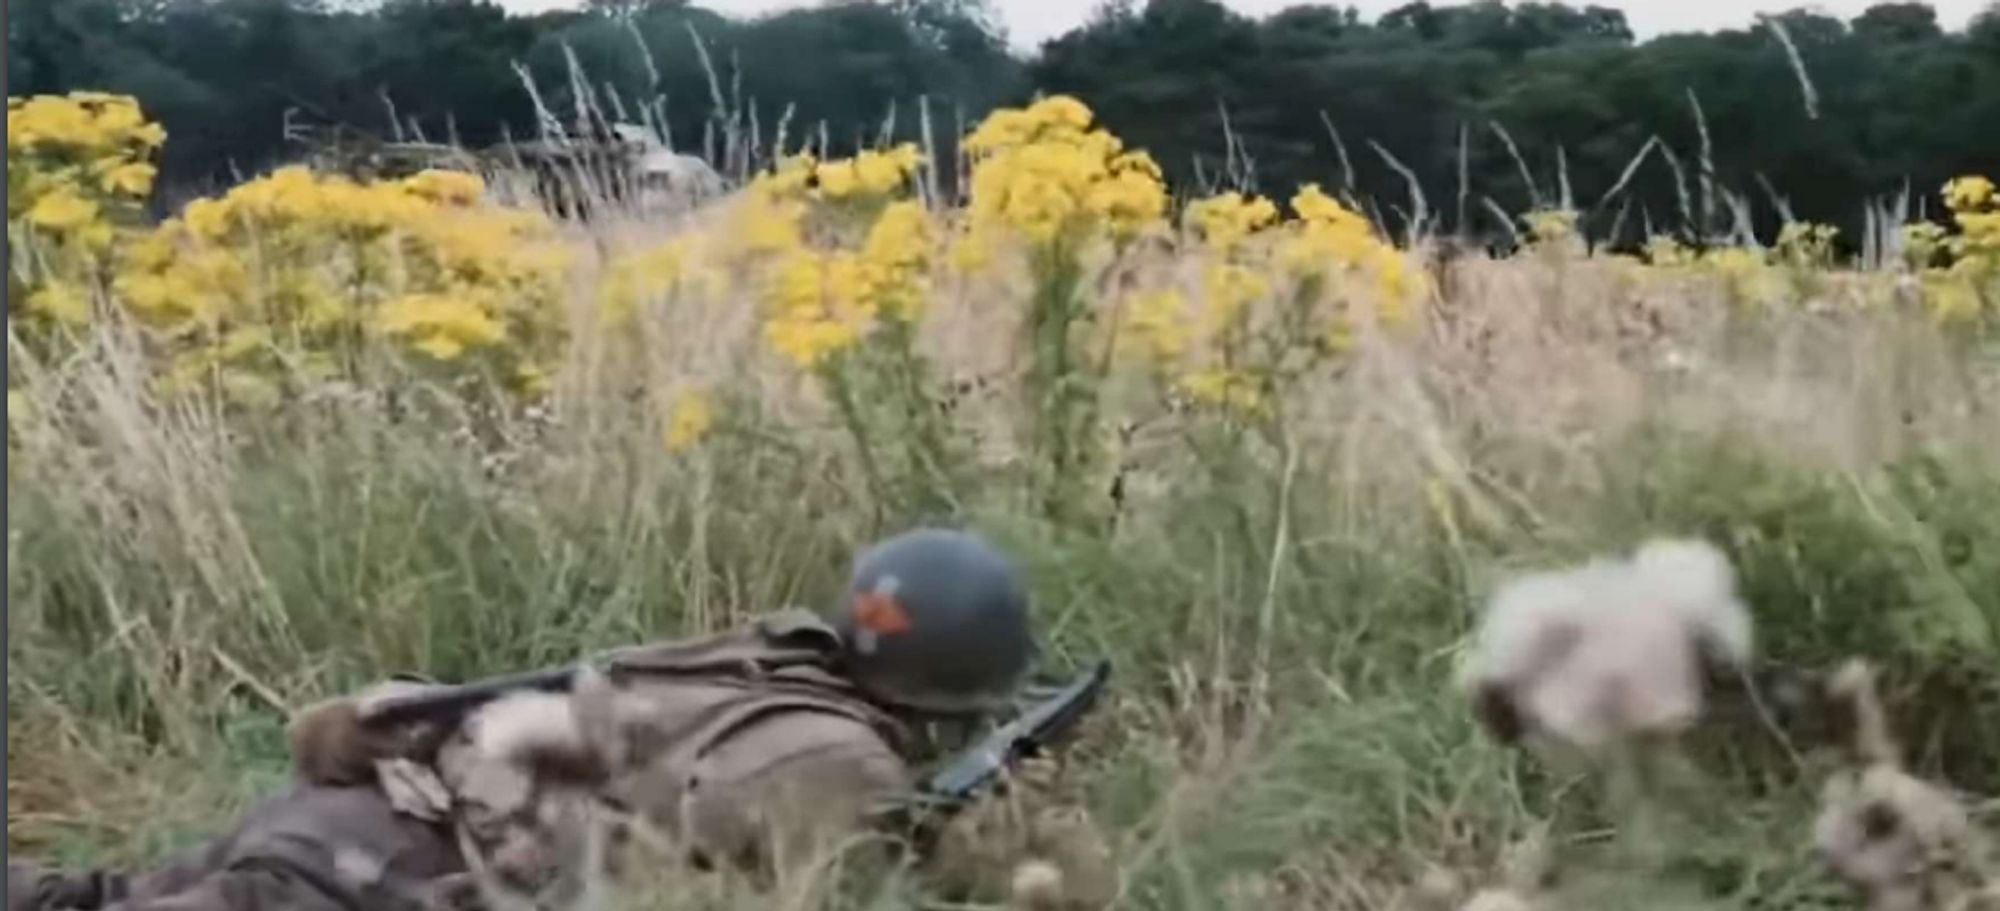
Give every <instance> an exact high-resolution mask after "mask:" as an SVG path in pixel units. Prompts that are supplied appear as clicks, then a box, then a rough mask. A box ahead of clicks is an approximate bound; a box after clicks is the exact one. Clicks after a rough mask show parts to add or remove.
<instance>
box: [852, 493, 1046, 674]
mask: <svg viewBox="0 0 2000 911" xmlns="http://www.w3.org/2000/svg"><path fill="white" fill-rule="evenodd" d="M832 624H833V626H834V628H835V629H836V630H838V631H839V633H840V637H841V641H842V643H843V648H844V650H845V659H846V665H847V672H848V676H849V677H851V678H852V679H853V680H854V682H855V684H856V685H857V686H859V687H861V689H862V690H864V691H865V692H867V693H868V694H869V695H871V696H873V697H875V698H876V699H879V700H881V701H883V702H885V703H889V704H892V705H900V706H904V707H907V708H913V709H917V710H920V711H926V712H935V713H941V714H964V713H975V712H982V711H987V710H991V709H993V708H995V707H997V706H999V705H1001V704H1004V703H1005V702H1006V701H1007V700H1008V699H1009V698H1010V697H1011V696H1012V695H1013V693H1014V690H1015V687H1017V686H1018V685H1019V684H1020V683H1021V682H1022V680H1023V678H1025V677H1026V676H1027V674H1028V672H1029V670H1030V667H1031V666H1032V665H1033V663H1034V661H1035V658H1036V654H1037V651H1038V649H1037V646H1036V644H1035V638H1034V634H1033V632H1032V631H1031V630H1030V628H1029V620H1028V595H1027V590H1026V588H1025V587H1024V586H1023V584H1022V582H1021V578H1020V574H1019V573H1018V571H1017V570H1016V569H1015V567H1014V564H1013V563H1012V562H1011V561H1009V560H1008V559H1007V558H1006V557H1005V556H1004V555H1002V554H1001V553H1000V552H999V551H997V550H995V549H994V548H993V547H992V546H991V545H989V544H988V543H987V542H986V541H985V540H983V539H981V538H980V537H978V536H977V535H973V534H970V533H967V532H961V531H951V530H946V529H938V528H925V529H918V530H916V531H910V532H905V533H903V534H900V535H897V536H895V537H892V538H889V539H888V540H885V541H882V542H880V543H878V544H876V545H875V546H873V547H871V548H869V549H868V550H867V551H865V552H863V553H862V554H861V555H860V557H859V558H857V559H856V560H855V563H854V575H853V578H852V579H851V580H850V581H849V584H848V588H847V592H846V596H845V597H844V598H843V599H842V602H841V605H840V607H839V609H838V610H837V611H835V613H834V616H833V617H832Z"/></svg>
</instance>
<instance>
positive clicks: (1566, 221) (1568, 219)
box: [1521, 209, 1577, 245]
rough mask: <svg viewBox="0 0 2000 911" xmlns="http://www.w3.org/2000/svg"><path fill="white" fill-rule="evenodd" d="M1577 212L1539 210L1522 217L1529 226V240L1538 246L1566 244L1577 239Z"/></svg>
mask: <svg viewBox="0 0 2000 911" xmlns="http://www.w3.org/2000/svg"><path fill="white" fill-rule="evenodd" d="M1576 219H1577V212H1576V210H1574V209H1537V210H1535V211H1533V212H1529V213H1528V214H1526V215H1523V216H1521V220H1522V221H1524V222H1527V224H1528V238H1529V240H1531V241H1533V242H1534V243H1536V244H1544V245H1559V244H1566V243H1568V242H1570V241H1571V240H1574V239H1575V238H1576Z"/></svg>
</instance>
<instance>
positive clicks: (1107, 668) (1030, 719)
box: [872, 659, 1111, 840]
mask: <svg viewBox="0 0 2000 911" xmlns="http://www.w3.org/2000/svg"><path fill="white" fill-rule="evenodd" d="M1110 677H1111V662H1110V661H1109V660H1108V659H1099V660H1098V661H1096V662H1094V663H1093V664H1091V665H1090V666H1089V667H1087V668H1085V669H1084V670H1083V671H1082V672H1081V673H1079V674H1077V675H1076V676H1075V677H1074V678H1072V679H1071V680H1070V682H1068V683H1066V684H1063V685H1062V686H1060V687H1056V688H1054V689H1053V690H1046V689H1045V690H1042V691H1041V692H1042V693H1045V694H1046V695H1044V696H1043V697H1042V698H1041V699H1039V700H1038V701H1036V702H1035V703H1034V704H1033V705H1031V706H1029V707H1028V708H1027V710H1025V711H1023V712H1022V713H1021V714H1019V715H1017V716H1015V717H1014V718H1013V719H1012V720H1010V721H1008V722H1007V723H1005V724H1003V725H1001V726H1000V727H998V728H995V729H994V730H993V731H991V732H990V733H988V734H986V735H985V736H984V737H982V738H980V739H979V741H978V742H977V743H974V744H973V745H972V746H970V747H967V748H966V749H964V750H961V751H959V753H958V754H957V755H956V756H954V757H952V758H951V759H949V760H947V761H946V762H945V763H944V764H943V765H941V766H939V767H938V768H937V769H936V770H935V771H933V772H932V773H931V774H930V775H928V776H926V777H925V778H924V779H923V781H921V782H920V783H919V784H918V785H917V787H916V789H915V790H914V791H913V792H912V793H908V794H899V795H896V796H894V797H891V798H889V799H888V800H886V801H884V802H883V803H882V804H881V805H879V806H877V807H876V808H875V812H874V813H873V814H872V817H873V819H874V821H875V822H876V823H877V824H888V825H891V826H894V827H900V828H906V829H916V830H918V833H917V834H919V835H920V836H921V835H928V834H934V830H932V827H930V826H924V825H921V824H919V817H926V816H931V817H934V816H935V815H938V814H948V813H950V812H952V811H955V810H957V809H959V808H961V807H963V806H965V805H966V804H969V803H971V802H972V801H973V800H974V799H975V798H977V797H978V796H979V793H980V792H981V791H983V790H984V789H986V787H987V786H988V785H991V784H993V783H994V782H995V781H996V780H998V779H999V778H1000V777H1001V776H1002V774H1003V773H1004V772H1005V771H1006V770H1007V769H1009V768H1011V767H1012V766H1013V765H1014V764H1015V763H1016V762H1018V761H1020V760H1021V759H1023V758H1026V757H1029V756H1034V755H1038V754H1040V753H1041V752H1042V751H1044V750H1045V749H1047V748H1048V747H1049V746H1050V745H1052V744H1054V743H1055V742H1056V741H1057V740H1059V739H1061V738H1062V737H1063V735H1065V734H1067V733H1069V731H1070V729H1071V728H1073V727H1075V726H1076V724H1077V723H1078V722H1079V721H1082V720H1083V716H1084V715H1086V714H1088V713H1089V712H1090V710H1091V709H1092V708H1093V707H1095V706H1096V704H1097V696H1098V693H1100V692H1102V691H1103V689H1104V684H1105V681H1107V680H1109V679H1110ZM924 811H930V812H928V813H926V812H924ZM924 840H928V839H927V838H926V839H924Z"/></svg>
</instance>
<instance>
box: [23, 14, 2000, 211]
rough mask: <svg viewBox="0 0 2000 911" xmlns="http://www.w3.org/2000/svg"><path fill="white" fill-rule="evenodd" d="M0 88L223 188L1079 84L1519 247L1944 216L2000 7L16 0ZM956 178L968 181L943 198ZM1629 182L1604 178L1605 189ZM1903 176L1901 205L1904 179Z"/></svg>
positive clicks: (1993, 162) (1988, 104)
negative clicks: (1672, 18)
mask: <svg viewBox="0 0 2000 911" xmlns="http://www.w3.org/2000/svg"><path fill="white" fill-rule="evenodd" d="M8 12H9V15H8V23H7V29H8V31H7V51H8V54H7V79H8V92H9V94H10V95H24V94H37V93H46V92H63V91H68V90H72V89H82V88H89V89H103V90H109V91H116V92H125V93H130V94H133V95H136V96H137V97H138V98H139V99H140V100H141V101H142V103H143V104H144V105H145V107H146V109H147V110H148V111H149V112H150V113H152V114H153V116H155V117H157V118H158V119H160V120H161V122H162V123H164V124H165V125H166V127H167V129H168V130H169V133H170V134H171V136H172V139H171V141H170V142H169V144H168V146H167V149H166V151H165V153H164V156H165V157H164V160H163V161H162V162H161V167H162V177H163V183H164V184H165V185H166V186H168V187H170V188H173V189H174V190H177V191H178V192H181V193H189V192H206V191H210V190H213V189H214V188H215V187H217V186H220V185H224V184H227V183H228V182H231V181H233V180H236V179H238V178H239V177H241V176H243V175H247V174H251V173H255V172H257V171H259V170H261V169H264V168H267V167H269V166H271V165H273V164H275V163H278V162H281V161H284V160H287V159H288V158H289V157H292V156H296V155H297V154H299V152H300V150H299V149H298V147H297V145H296V143H294V142H291V141H289V140H288V139H287V129H288V127H291V126H294V125H296V124H299V123H317V124H341V125H346V126H347V127H349V128H353V129H358V130H362V131H366V132H370V133H373V134H375V135H377V136H380V137H383V138H390V137H395V136H400V137H404V138H416V137H423V138H426V139H430V140H435V141H452V142H458V143H463V144H467V145H482V146H483V145H490V144H494V143H498V142H501V141H503V140H504V139H506V138H508V137H514V138H530V137H533V136H534V135H535V134H536V132H537V131H538V129H539V128H540V127H541V125H542V124H543V122H544V120H545V119H547V118H549V117H554V118H556V119H559V120H561V119H569V118H571V117H572V116H573V113H574V112H575V111H576V110H578V109H579V108H580V106H594V107H595V109H598V110H601V111H603V112H604V114H605V115H606V116H609V117H614V118H616V119H624V120H630V121H645V122H648V123H651V124H653V125H654V126H655V128H656V129H657V130H658V131H659V132H660V133H661V134H662V135H663V136H664V137H666V138H667V139H668V140H669V141H670V142H671V143H672V144H674V145H675V146H676V147H677V148H679V149H681V150H682V151H691V152H695V153H697V154H704V155H707V156H709V157H711V158H717V157H725V156H735V157H736V158H737V159H739V160H740V163H743V164H746V165H747V164H754V161H755V159H756V157H757V156H760V155H761V156H766V157H768V155H770V154H771V153H773V152H774V151H775V150H779V149H784V150H787V151H790V150H795V149H797V148H800V147H803V146H806V145H810V146H811V147H813V148H816V149H820V150H823V151H825V152H826V153H829V154H841V153H845V152H847V151H850V150H852V149H854V148H856V147H860V146H867V145H872V144H876V143H879V142H882V141H905V140H914V141H922V140H923V139H924V138H925V137H926V136H928V137H929V138H930V140H931V141H932V142H933V143H934V144H935V146H936V147H937V148H938V150H939V151H940V152H941V153H943V154H945V155H950V154H951V151H952V150H951V147H950V143H951V140H952V138H953V137H955V136H957V135H959V134H960V133H962V132H963V130H964V129H966V128H967V127H969V125H970V124H972V123H974V122H976V121H977V119H978V118H979V117H980V116H982V115H983V114H984V113H986V112H987V111H989V110H991V109H992V108H993V107H995V106H997V105H1003V104H1013V103H1019V102H1022V101H1025V100H1027V99H1029V98H1032V97H1033V96H1034V95H1036V94H1038V93H1054V92H1063V93H1070V94H1074V95H1076V96H1077V97H1079V98H1081V99H1083V100H1084V101H1085V102H1086V103H1088V104H1090V105H1091V106H1092V108H1094V109H1095V110H1096V111H1097V113H1098V114H1099V116H1100V117H1101V119H1102V120H1103V121H1104V122H1105V123H1106V125H1107V126H1109V127H1110V128H1111V129H1112V130H1113V131H1114V132H1116V133H1117V134H1119V135H1120V136H1122V137H1124V138H1125V139H1126V140H1127V141H1128V142H1130V143H1132V144H1134V145H1138V146H1142V147H1144V148H1146V149H1148V150H1150V151H1151V152H1152V153H1153V154H1154V156H1155V157H1156V158H1157V159H1158V160H1159V162H1160V163H1161V165H1162V167H1163V168H1164V169H1165V170H1166V171H1167V172H1168V176H1169V178H1170V180H1171V182H1172V183H1173V185H1174V186H1175V187H1176V188H1178V189H1179V190H1181V191H1183V192H1189V193H1194V192H1207V191H1210V190H1213V189H1220V188H1241V189H1254V190H1261V191H1263V192H1266V193H1268V194H1271V195H1274V196H1278V197H1280V198H1283V197H1285V196H1286V195H1288V194H1289V192H1290V191H1291V189H1292V188H1293V187H1295V186H1296V185H1298V184H1300V183H1304V182H1308V181H1312V182H1318V183H1320V184H1321V185H1323V186H1325V187H1327V188H1328V189H1329V190H1339V191H1342V192H1345V193H1347V194H1349V195H1350V197H1351V198H1353V199H1355V200H1356V201H1357V202H1359V203H1361V204H1363V205H1365V206H1367V207H1369V208H1371V209H1373V210H1374V212H1375V213H1376V214H1377V215H1378V217H1380V219H1381V220H1382V221H1383V222H1384V223H1385V224H1387V225H1389V226H1391V227H1392V228H1395V229H1397V230H1405V229H1407V228H1408V227H1409V226H1410V225H1411V224H1413V223H1416V222H1418V220H1419V219H1421V223H1422V224H1423V225H1424V226H1426V227H1427V228H1429V229H1431V230H1437V231H1456V230H1460V229H1463V230H1464V231H1465V232H1466V233H1468V234H1474V235H1478V236H1483V237H1486V238H1489V239H1491V238H1504V237H1505V236H1506V235H1507V234H1508V233H1509V232H1511V231H1513V230H1516V229H1517V228H1518V226H1519V222H1518V221H1517V220H1516V219H1515V218H1514V216H1515V215H1516V214H1518V213H1520V212H1522V211H1524V210H1527V209H1531V208H1565V207H1566V208H1573V209H1575V210H1577V211H1578V212H1579V213H1580V217H1581V218H1582V219H1583V220H1584V222H1585V224H1586V226H1587V228H1588V229H1589V230H1590V232H1591V233H1592V234H1593V235H1594V236H1599V237H1615V238H1616V239H1618V240H1619V241H1620V242H1621V243H1628V244H1629V243H1633V242H1636V241H1637V240H1638V239H1643V238H1644V237H1645V236H1647V234H1649V233H1662V232H1666V231H1679V232H1681V233H1682V234H1684V235H1685V236H1687V237H1688V238H1690V239H1695V240H1699V239H1700V238H1702V237H1707V236H1713V235H1715V234H1718V233H1724V232H1727V231H1730V230H1733V229H1737V228H1740V227H1744V226H1748V227H1751V228H1754V229H1755V230H1756V231H1757V233H1758V234H1759V236H1761V237H1763V238H1764V239H1766V240H1768V239H1769V238H1770V236H1771V234H1772V233H1773V231H1774V230H1775V228H1774V224H1775V222H1776V221H1777V220H1778V219H1780V218H1787V217H1789V218H1796V219H1799V220H1806V221H1816V222H1824V223H1831V224H1835V225H1838V226H1840V227H1842V228H1843V229H1844V234H1845V235H1846V236H1847V237H1848V238H1849V239H1850V240H1852V239H1854V238H1857V237H1858V236H1859V235H1860V233H1862V230H1863V229H1864V227H1865V226H1866V225H1867V224H1868V215H1867V214H1866V213H1867V212H1868V211H1869V209H1870V207H1875V209H1876V211H1877V214H1884V213H1895V212H1897V211H1898V210H1897V205H1898V203H1899V202H1900V203H1902V204H1903V205H1904V206H1905V207H1906V213H1907V214H1908V215H1909V216H1910V217H1917V216H1920V215H1922V214H1924V213H1925V207H1926V206H1927V205H1928V207H1929V208H1930V209H1935V202H1934V196H1935V190H1936V188H1937V186H1938V185H1940V184H1942V183H1943V182H1944V181H1945V180H1946V179H1948V178H1949V177H1952V176H1955V175H1958V174H1963V173H1971V172H1982V173H1986V174H2000V4H1996V5H1994V6H1990V7H1989V8H1988V9H1987V10H1986V11H1985V12H1984V13H1983V14H1982V15H1980V16H1978V17H1976V18H1975V19H1974V21H1973V22H1972V23H1971V24H1970V26H1969V27H1967V28H1965V29H1963V30H1960V31H1950V30H1947V29H1945V28H1942V27H1941V26H1940V24H1939V22H1938V19H1937V17H1936V15H1935V12H1934V11H1933V10H1932V9H1931V8H1930V7H1929V6H1927V5H1924V4H1921V3H1906V2H1890V3H1883V4H1880V5H1877V6H1874V7H1872V8H1870V9H1868V10H1867V11H1865V12H1864V13H1862V14H1861V15H1859V16H1856V17H1854V18H1853V19H1851V20H1847V21H1843V20H1840V19H1836V18H1832V17H1829V16H1825V15H1822V14H1817V13H1813V12H1807V11H1803V10H1799V11H1793V12H1790V13H1787V14H1784V15H1782V16H1777V17H1772V18H1769V19H1765V20H1762V21H1760V22H1757V23H1754V24H1746V27H1745V28H1742V29H1737V30H1727V31H1719V32H1714V33H1704V34H1684V35H1670V36H1663V37H1660V38H1656V39H1653V40H1650V41H1646V42H1643V43H1642V42H1638V41H1635V40H1634V36H1633V33H1632V30H1631V28H1630V27H1629V25H1628V24H1627V22H1626V20H1625V17H1624V15H1623V14H1622V13H1621V12H1619V11H1617V10H1613V9H1607V8H1604V7H1599V6H1582V7H1576V6H1567V5H1563V4H1560V3H1520V4H1515V5H1512V6H1508V5H1503V4H1501V3H1499V2H1497V0H1479V2H1473V3H1469V4H1464V5H1452V6H1432V5H1430V4H1428V3H1425V2H1421V0H1420V2H1413V3H1410V4H1408V5H1405V6H1402V7H1400V8H1397V9H1395V10H1393V11H1390V12H1388V13H1386V14H1384V15H1382V16H1380V17H1378V18H1376V19H1375V20H1374V21H1372V22H1370V21H1365V20H1363V19H1362V17H1361V16H1360V15H1359V14H1358V13H1357V12H1356V11H1355V10H1354V9H1353V8H1351V7H1349V8H1342V7H1336V6H1326V5H1300V6H1295V7H1292V8H1290V9H1286V10H1284V11H1282V12H1279V13H1277V14H1274V15H1271V16H1267V17H1263V18H1252V17H1247V16H1244V15H1241V14H1238V13H1235V12H1233V11H1231V10H1229V9H1228V8H1227V7H1225V6H1223V5H1222V4H1220V3H1218V2H1216V0H1144V2H1143V3H1140V2H1135V0H1108V2H1105V3H1104V4H1103V5H1101V6H1099V7H1098V8H1097V10H1096V11H1095V12H1094V14H1093V16H1092V18H1091V19H1090V20H1089V21H1088V22H1087V23H1086V24H1084V25H1083V26H1082V27H1080V28H1078V29H1076V30H1073V31H1071V32H1069V33H1068V34H1065V35H1062V36H1060V37H1058V38H1056V39H1054V40H1051V41H1049V42H1046V43H1044V44H1043V45H1042V46H1041V47H1040V48H1039V49H1037V50H1036V51H1034V52H1033V53H1030V54H1020V53H1014V52H1012V51H1010V48H1009V45H1008V42H1007V40H1006V36H1005V35H1004V34H1003V32H1002V30H1001V29H1000V28H999V27H998V26H997V24H996V22H995V18H994V16H993V15H992V13H991V10H990V9H989V8H988V7H986V6H985V5H983V0H834V2H830V3H825V4H822V5H819V6H814V7H810V8H804V9H798V10H793V11H789V12H783V13H778V14H773V15H768V16H764V17H759V18H755V19H747V20H745V19H735V18H730V17H725V16H723V15H720V14H717V13H716V12H714V11H712V10H708V9H705V8H702V7H700V6H697V5H695V4H693V3H691V2H689V0H590V2H587V3H585V4H584V5H583V6H582V7H581V8H579V9H576V10H572V11H560V12H550V13H542V14H537V15H509V14H508V13H506V12H505V11H504V10H503V9H501V8H500V7H498V6H497V5H495V4H494V3H492V2H490V0H379V2H355V0H12V2H10V3H9V9H8ZM948 178H949V175H947V183H949V180H948ZM1614 190H1615V191H1616V192H1612V191H1614ZM1905 193H1907V194H1908V195H1907V197H1905V195H1904V194H1905Z"/></svg>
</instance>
